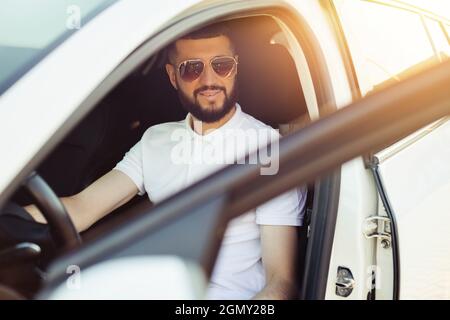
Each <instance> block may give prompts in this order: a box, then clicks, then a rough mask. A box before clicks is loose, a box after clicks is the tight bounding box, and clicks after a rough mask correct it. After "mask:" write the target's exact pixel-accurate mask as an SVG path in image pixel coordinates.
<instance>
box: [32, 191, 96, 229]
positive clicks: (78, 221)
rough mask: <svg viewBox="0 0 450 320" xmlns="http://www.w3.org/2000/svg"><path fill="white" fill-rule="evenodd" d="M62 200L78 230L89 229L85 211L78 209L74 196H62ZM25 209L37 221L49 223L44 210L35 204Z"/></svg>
mask: <svg viewBox="0 0 450 320" xmlns="http://www.w3.org/2000/svg"><path fill="white" fill-rule="evenodd" d="M60 200H61V202H62V203H63V205H64V207H65V208H66V210H67V213H68V214H69V216H70V218H71V220H72V222H73V224H74V225H75V228H76V229H77V231H78V232H80V231H83V230H85V229H87V228H88V227H89V222H87V221H84V219H83V213H81V212H78V211H79V210H77V207H76V203H74V199H73V198H72V197H62V198H60ZM24 209H25V210H26V211H27V212H28V213H29V214H30V215H31V216H32V217H33V219H34V220H36V221H37V222H39V223H47V220H46V219H45V217H44V215H43V214H42V212H41V211H40V210H39V209H38V208H37V207H36V206H35V205H34V204H30V205H28V206H25V207H24Z"/></svg>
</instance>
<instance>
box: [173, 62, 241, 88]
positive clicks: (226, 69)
mask: <svg viewBox="0 0 450 320" xmlns="http://www.w3.org/2000/svg"><path fill="white" fill-rule="evenodd" d="M209 64H210V65H211V68H212V69H213V70H214V72H215V73H216V74H217V75H218V76H219V77H221V78H228V77H229V76H230V75H231V74H232V73H233V71H234V70H235V69H236V66H237V64H238V62H237V60H236V58H235V57H232V56H220V57H214V58H212V59H211V60H209ZM203 70H205V63H204V62H203V61H202V60H201V59H189V60H185V61H183V62H181V63H180V64H179V65H178V72H179V73H180V77H181V79H183V80H184V81H187V82H192V81H194V80H197V79H198V78H199V77H200V75H201V74H202V72H203Z"/></svg>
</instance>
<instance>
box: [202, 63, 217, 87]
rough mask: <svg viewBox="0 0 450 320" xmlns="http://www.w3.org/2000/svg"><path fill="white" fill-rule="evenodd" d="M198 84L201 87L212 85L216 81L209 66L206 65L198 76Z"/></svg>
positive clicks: (215, 75)
mask: <svg viewBox="0 0 450 320" xmlns="http://www.w3.org/2000/svg"><path fill="white" fill-rule="evenodd" d="M199 80H200V83H201V84H202V85H213V84H215V83H216V82H217V81H216V80H217V74H216V73H215V72H214V70H213V69H212V68H211V65H210V64H206V65H205V68H204V70H203V72H202V74H201V75H200V79H199Z"/></svg>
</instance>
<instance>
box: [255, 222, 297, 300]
mask: <svg viewBox="0 0 450 320" xmlns="http://www.w3.org/2000/svg"><path fill="white" fill-rule="evenodd" d="M261 247H262V263H263V265H264V269H265V273H266V286H265V287H264V289H263V290H261V292H259V293H258V294H257V295H256V296H255V297H254V298H253V299H277V300H286V299H293V298H295V295H296V293H297V286H296V280H297V277H296V268H297V263H296V262H297V253H298V252H297V227H294V226H269V225H262V226H261Z"/></svg>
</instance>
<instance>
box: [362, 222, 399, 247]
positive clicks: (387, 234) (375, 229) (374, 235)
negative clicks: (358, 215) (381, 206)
mask: <svg viewBox="0 0 450 320" xmlns="http://www.w3.org/2000/svg"><path fill="white" fill-rule="evenodd" d="M363 233H364V236H365V237H366V239H380V240H381V246H382V247H383V248H384V249H388V248H390V247H391V242H392V240H391V219H389V218H388V217H382V216H371V217H368V218H367V219H366V220H365V226H364V231H363Z"/></svg>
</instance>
